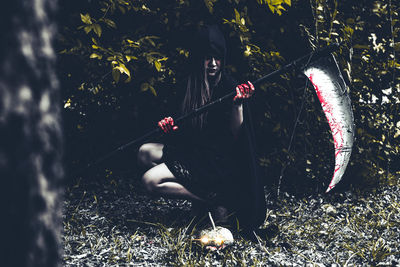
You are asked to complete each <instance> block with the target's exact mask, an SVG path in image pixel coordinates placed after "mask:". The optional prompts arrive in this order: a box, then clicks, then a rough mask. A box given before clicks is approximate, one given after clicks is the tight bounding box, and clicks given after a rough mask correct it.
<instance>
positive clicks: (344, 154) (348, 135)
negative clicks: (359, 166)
mask: <svg viewBox="0 0 400 267" xmlns="http://www.w3.org/2000/svg"><path fill="white" fill-rule="evenodd" d="M303 73H304V74H305V75H306V76H307V77H308V78H309V79H310V82H311V83H312V85H313V86H314V88H315V91H316V93H317V96H318V99H319V101H320V103H321V106H322V109H323V111H324V113H325V116H326V119H327V120H328V123H329V126H330V129H331V132H332V136H333V141H334V146H335V169H334V172H333V176H332V179H331V182H330V184H329V186H328V188H327V190H326V192H329V191H330V190H331V189H333V188H334V187H335V186H336V184H337V183H338V182H339V181H340V180H341V179H342V177H343V174H344V172H345V170H346V167H347V164H348V163H349V160H350V155H351V151H352V147H353V142H354V117H353V112H352V109H351V102H350V97H349V95H348V93H347V88H346V84H345V82H344V80H343V77H342V74H341V73H340V70H339V67H338V65H337V62H336V60H335V57H334V56H333V55H332V54H330V55H329V56H327V57H321V58H319V59H317V60H315V61H313V62H311V63H310V64H308V65H307V66H306V67H305V68H304V70H303Z"/></svg>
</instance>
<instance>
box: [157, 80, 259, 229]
mask: <svg viewBox="0 0 400 267" xmlns="http://www.w3.org/2000/svg"><path fill="white" fill-rule="evenodd" d="M236 85H237V83H236V82H235V81H234V79H232V78H231V77H230V76H229V75H227V74H225V73H223V75H222V77H221V81H220V82H219V84H218V85H217V87H216V88H214V90H213V95H212V100H215V99H218V98H220V97H222V96H224V95H226V94H228V93H230V92H232V91H233V90H235V86H236ZM232 105H233V104H232V101H229V100H227V101H225V102H223V103H220V104H217V105H216V106H215V107H213V108H212V109H211V110H209V111H208V112H207V117H206V123H205V125H204V126H203V128H202V129H196V128H194V127H193V126H192V124H191V121H190V120H189V121H186V122H184V123H183V124H180V125H179V130H178V131H176V132H174V133H173V134H172V135H170V136H169V137H168V140H166V143H165V146H164V150H163V152H164V153H163V159H162V161H163V162H164V163H165V164H166V165H167V167H168V169H169V170H170V171H171V172H172V173H173V175H174V176H175V177H176V178H177V180H178V181H179V183H181V184H182V185H183V186H185V187H186V188H187V189H188V190H189V191H190V192H192V193H193V194H195V195H197V196H199V197H200V198H203V199H205V200H206V201H207V202H209V203H212V204H214V205H219V204H222V205H225V206H227V207H229V208H230V209H231V210H234V211H236V212H237V214H238V217H241V218H242V220H241V222H242V226H244V227H254V226H258V225H259V224H261V223H262V222H263V220H264V218H265V199H264V191H263V186H262V184H261V183H260V181H261V180H260V177H259V174H258V171H257V169H258V165H257V163H256V161H255V151H254V139H253V138H252V129H251V128H252V127H251V124H250V123H251V120H250V118H249V113H248V111H247V105H244V106H245V108H244V109H245V110H244V123H243V125H242V127H241V130H240V135H239V138H238V139H236V140H235V139H234V137H233V135H232V132H231V128H230V123H231V113H232ZM239 219H240V218H239Z"/></svg>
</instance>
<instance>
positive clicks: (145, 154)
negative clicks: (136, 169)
mask: <svg viewBox="0 0 400 267" xmlns="http://www.w3.org/2000/svg"><path fill="white" fill-rule="evenodd" d="M163 148H164V145H163V144H160V143H147V144H143V145H142V146H141V147H140V148H139V152H138V162H139V164H140V165H142V166H144V167H145V168H146V169H149V168H151V167H154V166H156V165H158V164H159V163H160V160H161V158H162V156H163Z"/></svg>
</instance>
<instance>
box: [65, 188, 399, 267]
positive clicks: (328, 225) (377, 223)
mask: <svg viewBox="0 0 400 267" xmlns="http://www.w3.org/2000/svg"><path fill="white" fill-rule="evenodd" d="M117 184H118V186H115V185H114V184H107V183H103V184H90V185H80V186H79V187H77V188H70V189H68V194H66V200H65V203H64V236H63V240H64V265H65V266H121V265H122V266H171V265H173V266H177V265H178V266H183V265H190V266H237V265H243V266H271V265H272V266H347V265H348V266H359V265H373V266H388V265H399V264H400V254H399V251H400V231H399V230H400V229H399V228H400V202H399V200H400V189H399V188H398V187H397V186H392V187H386V188H382V189H380V190H377V191H378V192H377V193H374V194H372V193H365V194H364V195H360V194H354V193H352V192H346V193H342V194H341V193H337V194H334V193H331V194H328V195H314V196H309V197H305V198H304V197H303V198H301V197H295V196H292V195H290V194H288V193H284V194H282V195H281V197H280V198H277V199H271V198H270V199H268V209H267V218H266V220H265V224H264V225H263V226H262V228H264V230H266V231H265V233H266V234H265V236H259V237H257V238H258V239H257V240H255V241H254V240H253V241H249V240H248V239H245V238H242V237H241V235H240V233H234V238H235V242H234V243H233V245H232V246H229V247H227V248H226V249H224V250H216V251H209V250H206V249H205V248H204V247H202V245H201V244H200V242H196V241H194V236H196V233H199V231H200V230H202V229H196V227H193V221H192V217H191V215H190V203H189V202H188V201H183V200H169V199H163V198H151V197H149V196H147V195H146V194H145V193H144V192H143V189H141V186H140V185H139V184H138V183H137V182H135V181H129V182H127V181H124V180H121V181H118V182H117ZM83 188H84V189H83ZM132 188H134V189H135V190H132ZM94 200H95V201H94ZM207 227H210V225H207ZM268 229H273V230H274V231H273V233H272V232H271V231H272V230H271V231H269V230H268ZM196 231H197V232H196ZM270 232H271V233H270Z"/></svg>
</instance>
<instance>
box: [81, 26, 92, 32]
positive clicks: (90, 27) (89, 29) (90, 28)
mask: <svg viewBox="0 0 400 267" xmlns="http://www.w3.org/2000/svg"><path fill="white" fill-rule="evenodd" d="M92 29H93V25H87V26H85V27H84V28H83V30H84V31H85V32H86V34H88V33H89V32H90V31H91V30H92Z"/></svg>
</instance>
